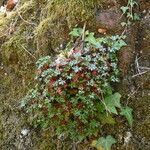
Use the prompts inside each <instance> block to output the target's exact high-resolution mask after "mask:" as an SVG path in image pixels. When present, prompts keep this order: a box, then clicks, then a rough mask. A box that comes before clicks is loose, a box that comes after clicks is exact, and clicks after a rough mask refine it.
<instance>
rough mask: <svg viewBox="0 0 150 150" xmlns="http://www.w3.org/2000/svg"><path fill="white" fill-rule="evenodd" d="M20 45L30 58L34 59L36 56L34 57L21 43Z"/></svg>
mask: <svg viewBox="0 0 150 150" xmlns="http://www.w3.org/2000/svg"><path fill="white" fill-rule="evenodd" d="M21 47H22V48H23V49H24V50H25V51H26V52H27V53H28V54H29V55H30V56H31V57H32V58H34V59H36V57H35V56H34V55H33V54H31V53H30V52H29V51H28V50H27V49H26V48H25V47H24V46H22V45H21Z"/></svg>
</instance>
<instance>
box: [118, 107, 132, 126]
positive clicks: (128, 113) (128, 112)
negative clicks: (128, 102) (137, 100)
mask: <svg viewBox="0 0 150 150" xmlns="http://www.w3.org/2000/svg"><path fill="white" fill-rule="evenodd" d="M132 111H133V110H132V108H130V107H128V106H127V107H125V108H121V112H120V114H121V115H122V116H125V117H126V118H127V120H128V123H129V125H130V126H131V127H132V124H133V115H132Z"/></svg>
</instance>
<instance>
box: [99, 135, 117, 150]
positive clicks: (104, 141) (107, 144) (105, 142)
mask: <svg viewBox="0 0 150 150" xmlns="http://www.w3.org/2000/svg"><path fill="white" fill-rule="evenodd" d="M116 142H117V141H116V140H115V139H114V138H113V137H112V136H110V135H108V136H107V137H106V138H104V137H101V138H99V139H98V141H97V143H96V147H99V146H102V148H104V150H111V146H112V145H113V144H115V143H116Z"/></svg>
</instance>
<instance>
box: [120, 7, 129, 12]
mask: <svg viewBox="0 0 150 150" xmlns="http://www.w3.org/2000/svg"><path fill="white" fill-rule="evenodd" d="M120 9H121V10H122V12H123V13H124V14H125V13H126V12H127V10H128V9H129V7H127V6H122V7H121V8H120Z"/></svg>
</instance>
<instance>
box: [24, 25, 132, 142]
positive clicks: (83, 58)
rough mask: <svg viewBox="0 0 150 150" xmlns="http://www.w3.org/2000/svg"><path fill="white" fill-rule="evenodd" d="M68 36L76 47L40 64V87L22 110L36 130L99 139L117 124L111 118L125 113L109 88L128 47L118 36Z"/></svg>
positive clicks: (78, 31)
mask: <svg viewBox="0 0 150 150" xmlns="http://www.w3.org/2000/svg"><path fill="white" fill-rule="evenodd" d="M70 34H71V35H72V36H73V37H75V38H76V39H77V40H76V42H69V44H68V45H67V47H66V49H65V50H64V52H63V53H61V55H58V56H57V58H56V59H55V60H54V61H53V62H52V59H51V58H50V57H49V56H46V57H44V58H41V59H39V60H38V62H37V76H36V81H37V85H36V87H35V89H33V90H31V91H30V92H29V94H28V95H27V96H26V97H25V98H24V100H23V101H22V107H24V108H25V109H26V110H27V112H28V113H29V114H30V116H31V117H30V120H31V121H32V122H33V123H34V125H36V126H37V125H40V126H42V127H44V128H49V127H51V128H53V129H54V131H55V133H56V135H61V134H62V133H64V134H65V135H67V136H68V137H69V138H70V139H72V140H74V141H77V140H83V139H85V138H86V137H91V136H96V135H97V134H98V133H99V130H100V128H101V126H102V125H103V124H105V123H115V120H114V119H113V118H112V117H113V114H115V115H117V114H118V112H117V111H118V110H119V109H120V110H122V109H123V110H125V108H123V107H122V106H121V104H120V97H121V96H120V94H119V93H113V92H112V88H111V83H112V82H118V76H119V70H118V68H117V63H118V59H117V55H116V52H117V51H118V50H119V49H120V48H121V47H122V46H125V45H126V44H125V42H124V41H123V40H122V39H121V38H120V37H119V36H112V37H106V38H96V37H95V36H94V33H90V32H89V31H86V32H84V30H83V29H80V28H75V29H74V30H73V31H72V32H71V33H70ZM83 35H84V36H83ZM83 37H84V38H83ZM117 108H118V109H117ZM130 111H131V110H130ZM131 119H132V118H131ZM130 121H131V122H132V120H130Z"/></svg>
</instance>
